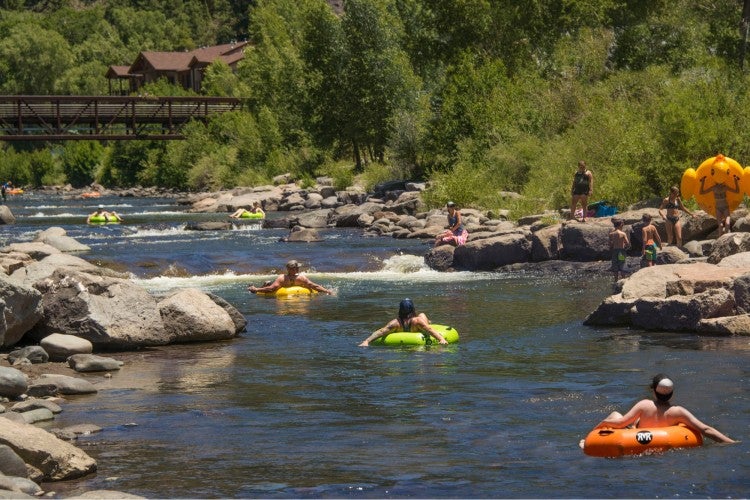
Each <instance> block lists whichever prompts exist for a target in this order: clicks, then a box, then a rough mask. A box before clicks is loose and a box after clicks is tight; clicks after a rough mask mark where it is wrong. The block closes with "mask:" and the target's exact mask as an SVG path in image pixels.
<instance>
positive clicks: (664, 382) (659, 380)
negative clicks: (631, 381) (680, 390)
mask: <svg viewBox="0 0 750 500" xmlns="http://www.w3.org/2000/svg"><path fill="white" fill-rule="evenodd" d="M660 384H661V386H662V387H663V388H664V389H667V388H672V387H674V384H673V383H672V381H671V380H670V379H669V377H667V376H666V375H665V374H663V373H659V374H657V375H654V378H653V379H652V380H651V386H650V387H651V389H652V390H653V391H654V396H656V399H658V400H659V401H662V402H667V401H669V399H670V398H671V397H672V394H673V393H674V391H673V390H672V391H669V392H668V393H666V394H664V393H661V392H659V391H658V390H657V389H658V387H659V385H660Z"/></svg>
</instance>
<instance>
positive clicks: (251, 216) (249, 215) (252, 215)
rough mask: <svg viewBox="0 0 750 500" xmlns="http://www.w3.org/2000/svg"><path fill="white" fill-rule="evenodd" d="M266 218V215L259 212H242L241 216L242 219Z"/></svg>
mask: <svg viewBox="0 0 750 500" xmlns="http://www.w3.org/2000/svg"><path fill="white" fill-rule="evenodd" d="M264 217H265V214H261V213H259V212H248V211H247V210H245V211H244V212H242V215H240V219H262V218H264Z"/></svg>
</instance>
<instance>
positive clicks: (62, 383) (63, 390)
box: [29, 374, 97, 395]
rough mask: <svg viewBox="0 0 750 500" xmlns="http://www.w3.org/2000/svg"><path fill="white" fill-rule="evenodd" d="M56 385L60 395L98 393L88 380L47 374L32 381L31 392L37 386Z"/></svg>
mask: <svg viewBox="0 0 750 500" xmlns="http://www.w3.org/2000/svg"><path fill="white" fill-rule="evenodd" d="M48 385H54V386H55V387H57V393H59V394H66V395H70V394H92V393H95V392H97V391H96V387H94V385H93V384H92V383H91V382H89V381H88V380H83V379H81V378H76V377H69V376H67V375H52V374H45V375H41V376H39V377H37V378H36V379H34V380H32V381H31V384H30V385H29V390H31V388H32V387H36V386H48Z"/></svg>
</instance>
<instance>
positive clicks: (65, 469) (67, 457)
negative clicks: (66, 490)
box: [0, 420, 96, 481]
mask: <svg viewBox="0 0 750 500" xmlns="http://www.w3.org/2000/svg"><path fill="white" fill-rule="evenodd" d="M0 444H4V445H6V446H9V447H10V448H12V449H13V451H14V452H15V453H16V454H17V455H18V456H19V457H21V459H23V461H24V462H25V463H27V464H29V465H30V466H32V467H34V468H36V469H37V470H39V471H41V473H42V475H43V480H45V481H62V480H66V479H76V478H79V477H82V476H85V475H86V474H90V473H91V472H94V471H95V470H96V461H95V460H94V459H93V458H91V457H90V456H88V455H87V454H86V453H84V452H83V451H82V450H81V449H79V448H76V447H75V446H73V445H72V444H70V443H67V442H65V441H63V440H61V439H58V438H57V437H55V436H54V435H53V434H51V433H49V432H47V431H45V430H44V429H40V428H38V427H35V426H33V425H29V424H25V423H18V422H13V421H10V420H7V421H4V422H3V424H2V425H0Z"/></svg>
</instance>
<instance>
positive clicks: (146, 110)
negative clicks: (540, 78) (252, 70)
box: [0, 95, 241, 141]
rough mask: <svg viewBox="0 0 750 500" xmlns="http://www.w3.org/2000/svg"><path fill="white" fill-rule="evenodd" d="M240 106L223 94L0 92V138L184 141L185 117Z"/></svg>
mask: <svg viewBox="0 0 750 500" xmlns="http://www.w3.org/2000/svg"><path fill="white" fill-rule="evenodd" d="M240 107H241V102H240V100H239V99H234V98H228V97H148V96H147V97H119V96H118V97H115V96H39V95H34V96H30V95H25V96H24V95H19V96H0V141H76V140H78V141H81V140H119V141H122V140H144V139H148V140H174V139H184V136H183V135H182V133H181V130H182V127H183V126H184V125H185V124H186V123H188V122H189V121H191V120H200V121H203V122H205V121H206V120H207V119H208V118H209V117H210V116H212V115H215V114H218V113H226V112H228V111H235V110H239V109H240Z"/></svg>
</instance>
